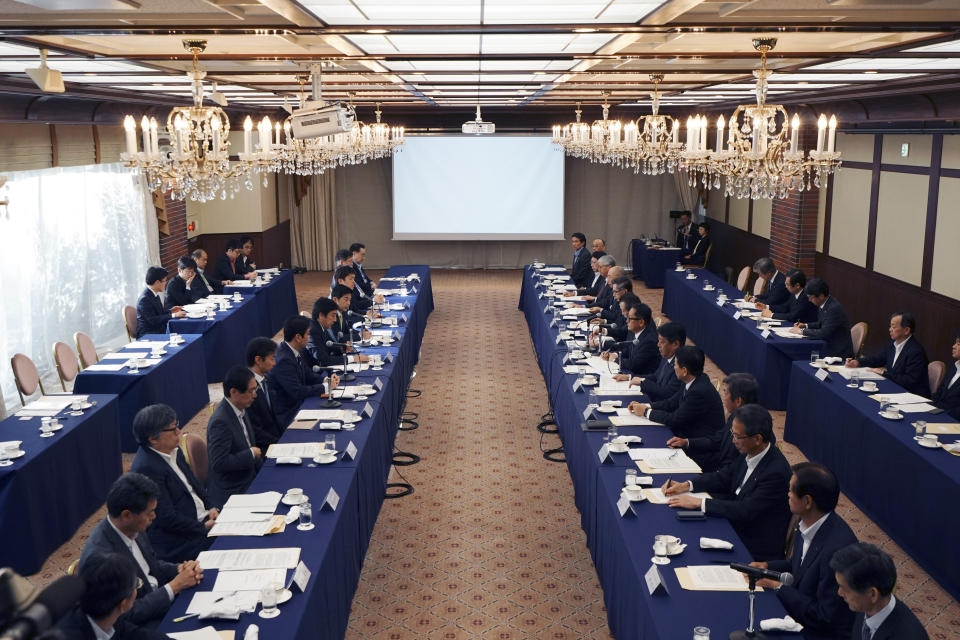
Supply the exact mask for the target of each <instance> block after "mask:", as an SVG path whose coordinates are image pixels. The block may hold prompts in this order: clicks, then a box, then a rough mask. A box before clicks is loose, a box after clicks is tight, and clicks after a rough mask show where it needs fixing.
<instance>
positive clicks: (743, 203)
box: [730, 198, 750, 231]
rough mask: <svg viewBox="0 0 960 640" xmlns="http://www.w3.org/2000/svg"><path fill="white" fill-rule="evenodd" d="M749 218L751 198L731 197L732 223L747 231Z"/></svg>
mask: <svg viewBox="0 0 960 640" xmlns="http://www.w3.org/2000/svg"><path fill="white" fill-rule="evenodd" d="M749 220H750V200H748V199H747V198H730V224H732V225H733V226H735V227H736V228H738V229H743V230H744V231H746V230H747V223H748V222H749Z"/></svg>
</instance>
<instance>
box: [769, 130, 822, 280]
mask: <svg viewBox="0 0 960 640" xmlns="http://www.w3.org/2000/svg"><path fill="white" fill-rule="evenodd" d="M816 133H817V132H816V127H805V128H802V129H801V140H800V144H801V146H802V148H803V149H807V150H808V149H810V148H811V145H813V147H814V148H815V147H816V144H817V138H816ZM822 188H824V189H826V185H825V184H824V185H822ZM819 207H820V191H819V189H817V188H815V187H814V188H813V189H811V190H809V191H803V192H797V191H794V192H792V193H791V194H790V195H789V196H788V197H787V198H784V199H782V200H781V199H779V198H774V200H773V212H772V215H771V218H770V257H771V258H772V259H773V261H774V263H776V265H777V268H778V269H779V270H780V271H781V272H784V271H787V270H789V269H794V268H796V269H801V270H803V272H804V273H805V274H807V277H808V278H809V277H811V276H812V275H813V265H814V258H815V256H816V252H817V214H818V210H819Z"/></svg>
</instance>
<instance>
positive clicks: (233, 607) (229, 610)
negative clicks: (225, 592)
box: [197, 599, 240, 620]
mask: <svg viewBox="0 0 960 640" xmlns="http://www.w3.org/2000/svg"><path fill="white" fill-rule="evenodd" d="M197 617H198V618H200V619H201V620H206V619H208V618H220V619H223V620H239V619H240V606H239V605H238V604H237V601H236V600H233V599H228V600H224V601H222V602H218V603H216V604H215V605H212V606H211V607H210V608H209V609H207V610H205V611H204V612H203V613H201V614H200V615H199V616H197Z"/></svg>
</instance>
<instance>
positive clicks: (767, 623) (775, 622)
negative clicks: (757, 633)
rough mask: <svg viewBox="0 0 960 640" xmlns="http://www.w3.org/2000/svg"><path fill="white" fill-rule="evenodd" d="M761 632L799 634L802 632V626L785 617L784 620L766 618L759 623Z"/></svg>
mask: <svg viewBox="0 0 960 640" xmlns="http://www.w3.org/2000/svg"><path fill="white" fill-rule="evenodd" d="M760 630H761V631H790V632H792V633H800V632H801V631H803V625H802V624H800V623H799V622H797V621H796V620H794V619H793V618H791V617H790V616H787V617H786V618H767V619H766V620H761V621H760Z"/></svg>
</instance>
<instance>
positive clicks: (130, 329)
mask: <svg viewBox="0 0 960 640" xmlns="http://www.w3.org/2000/svg"><path fill="white" fill-rule="evenodd" d="M123 326H124V327H126V329H127V339H129V340H130V341H131V342H132V341H134V340H136V339H137V309H136V307H131V306H130V305H127V306H125V307H124V308H123Z"/></svg>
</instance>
